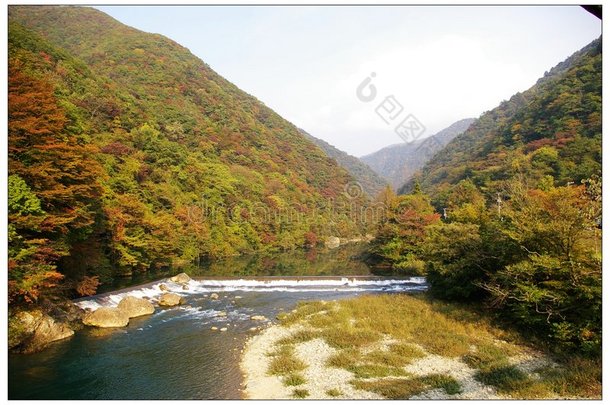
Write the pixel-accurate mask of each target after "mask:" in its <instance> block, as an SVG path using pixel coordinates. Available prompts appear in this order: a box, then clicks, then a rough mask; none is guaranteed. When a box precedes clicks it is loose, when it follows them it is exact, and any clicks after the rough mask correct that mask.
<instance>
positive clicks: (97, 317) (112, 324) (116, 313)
mask: <svg viewBox="0 0 610 405" xmlns="http://www.w3.org/2000/svg"><path fill="white" fill-rule="evenodd" d="M83 323H84V324H85V325H89V326H97V327H99V328H120V327H123V326H127V324H128V323H129V316H127V314H126V313H125V312H123V311H122V310H120V309H118V308H111V307H102V308H98V309H96V310H95V311H93V312H90V313H88V314H86V315H85V316H84V317H83Z"/></svg>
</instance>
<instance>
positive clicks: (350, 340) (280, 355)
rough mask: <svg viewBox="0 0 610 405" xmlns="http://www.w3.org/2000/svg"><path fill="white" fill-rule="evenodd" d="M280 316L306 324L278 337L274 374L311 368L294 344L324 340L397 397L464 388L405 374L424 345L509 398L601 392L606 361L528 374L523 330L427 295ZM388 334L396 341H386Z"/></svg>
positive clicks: (364, 383) (341, 363) (366, 384)
mask: <svg viewBox="0 0 610 405" xmlns="http://www.w3.org/2000/svg"><path fill="white" fill-rule="evenodd" d="M280 319H281V323H282V324H283V325H294V324H297V323H298V324H301V325H303V326H304V329H301V330H299V331H297V332H295V333H294V334H293V335H292V336H289V337H287V338H284V339H281V340H280V341H279V342H278V343H279V344H280V347H279V349H278V350H276V352H274V353H272V355H273V357H274V358H273V361H272V364H271V367H270V373H272V374H279V375H291V374H294V373H297V372H298V371H301V370H303V369H304V367H305V365H304V364H303V363H302V362H300V361H299V360H298V359H296V358H295V357H294V355H293V353H292V351H291V350H292V345H294V344H299V343H302V342H306V341H309V340H312V339H315V338H322V339H324V340H325V341H326V343H327V344H328V345H330V346H331V347H333V348H335V349H337V350H338V352H337V353H336V354H334V355H333V356H331V357H330V358H329V359H328V360H327V363H326V365H327V366H329V367H336V368H342V369H345V370H348V371H350V372H352V373H353V375H354V377H355V380H353V381H352V382H351V383H352V385H353V386H354V387H356V388H358V389H363V390H367V391H371V392H375V393H378V394H380V395H382V396H384V397H386V398H389V399H403V398H409V397H412V396H414V395H417V394H419V393H422V392H424V391H427V390H430V389H434V388H441V389H443V390H444V391H445V392H446V393H447V394H449V395H455V394H457V393H459V392H460V389H461V388H460V386H459V384H458V383H457V381H455V380H454V379H453V378H451V377H448V376H442V375H436V374H433V375H427V376H422V377H414V378H397V377H404V376H405V374H406V373H405V371H404V370H403V367H405V366H406V365H409V364H411V363H412V362H413V361H415V360H416V359H418V358H421V357H423V356H425V355H426V353H424V351H422V350H421V349H420V348H419V347H421V348H423V349H424V350H425V351H426V352H428V353H430V354H435V355H440V356H445V357H451V358H460V359H461V360H462V361H463V362H464V363H465V364H466V365H467V366H470V367H472V368H475V369H477V370H478V371H477V373H476V375H475V378H476V379H477V380H479V381H480V382H482V383H483V384H486V385H491V386H494V387H495V388H496V389H497V391H498V392H499V393H500V394H502V395H506V396H508V397H512V398H526V399H527V398H530V399H535V398H548V397H571V398H574V397H580V398H600V397H601V361H596V360H583V359H579V358H574V359H569V360H564V361H560V362H559V363H560V364H561V366H560V367H546V368H541V369H539V370H535V372H536V373H537V375H536V376H531V375H528V374H527V373H525V372H523V371H522V370H520V369H519V368H518V367H516V366H514V365H511V361H510V357H511V356H515V355H517V354H524V353H525V352H527V350H528V348H527V347H526V346H524V342H523V340H522V339H521V338H520V337H519V336H518V335H517V334H515V333H514V332H510V331H506V330H503V329H500V328H498V327H496V326H495V325H494V324H493V322H492V321H490V320H489V319H488V318H486V317H485V316H481V314H480V313H478V312H476V311H472V310H468V309H467V308H465V307H463V306H459V305H453V304H447V303H439V302H434V301H431V300H429V299H428V298H426V297H425V296H410V295H399V294H393V295H374V296H361V297H358V298H355V299H350V300H343V301H339V302H332V303H328V302H318V303H316V302H313V303H312V302H308V303H304V304H301V305H299V306H298V308H297V310H296V311H295V312H292V313H290V314H284V315H282V316H280ZM382 338H383V339H387V340H390V341H395V342H392V343H390V344H388V345H386V346H384V345H379V343H380V342H382ZM538 377H539V378H538ZM372 378H376V379H377V380H370V379H372ZM329 396H330V394H329Z"/></svg>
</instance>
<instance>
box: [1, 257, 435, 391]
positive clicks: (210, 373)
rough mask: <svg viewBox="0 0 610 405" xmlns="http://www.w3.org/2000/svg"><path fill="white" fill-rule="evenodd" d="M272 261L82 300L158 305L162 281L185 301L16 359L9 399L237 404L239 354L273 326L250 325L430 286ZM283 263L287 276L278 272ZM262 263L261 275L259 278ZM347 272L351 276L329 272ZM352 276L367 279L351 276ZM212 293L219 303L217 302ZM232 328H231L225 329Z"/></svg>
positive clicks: (12, 358)
mask: <svg viewBox="0 0 610 405" xmlns="http://www.w3.org/2000/svg"><path fill="white" fill-rule="evenodd" d="M341 252H343V254H345V250H343V251H339V252H338V253H334V254H335V255H337V254H338V255H339V256H340V255H341V254H342V253H341ZM273 260H274V262H273V264H269V263H270V262H269V261H267V262H266V263H267V264H266V265H265V264H262V263H263V262H261V261H260V260H258V259H257V260H255V261H254V263H259V264H257V265H252V264H246V265H245V266H241V267H240V266H236V265H233V266H229V265H227V262H225V266H228V267H229V268H225V269H223V271H220V269H221V267H219V265H218V264H216V265H215V266H216V267H208V269H207V270H208V271H207V272H205V271H204V270H206V269H202V270H201V272H199V274H191V275H192V276H195V279H194V280H192V281H191V282H190V283H189V289H188V290H183V289H182V286H180V285H178V284H174V283H171V282H168V281H167V280H165V279H162V280H157V281H153V282H148V283H146V284H144V285H140V286H135V287H134V286H132V287H131V288H128V289H126V290H119V291H115V292H108V293H105V294H101V295H99V296H95V297H91V298H87V299H84V300H81V301H79V302H78V305H80V306H82V307H85V308H96V307H98V306H104V305H106V306H112V305H116V303H118V301H120V299H121V298H122V297H123V296H125V295H135V296H140V297H147V298H148V299H150V300H151V301H153V302H155V300H156V298H157V297H158V296H159V295H160V294H161V291H160V289H159V285H160V284H161V283H164V284H166V285H167V287H169V288H170V289H171V290H172V291H173V292H176V293H178V294H180V295H182V296H183V297H184V298H185V300H186V304H185V305H183V306H180V307H175V308H165V309H161V308H156V312H155V313H154V314H152V315H150V316H145V317H141V318H136V319H132V320H131V321H130V323H129V325H128V326H127V327H125V328H120V329H113V330H109V329H97V328H85V329H83V330H82V331H79V332H77V333H76V335H75V336H73V337H72V338H70V339H67V340H64V341H61V342H56V343H55V344H53V345H52V346H51V347H50V348H49V349H47V350H45V351H44V352H42V353H37V354H33V355H14V354H11V355H9V399H239V398H241V388H242V387H241V384H242V376H241V372H240V369H239V358H240V355H241V350H242V349H243V346H244V343H245V341H246V339H247V338H248V337H249V336H252V334H254V333H257V332H256V331H251V330H250V329H251V328H253V327H259V328H260V327H265V326H267V325H268V322H263V321H253V320H251V319H250V318H251V316H252V315H264V316H266V317H267V318H268V319H270V320H275V319H276V316H277V315H278V314H279V313H280V312H285V311H289V310H291V309H292V308H294V306H295V305H296V303H297V302H298V301H302V300H318V299H324V300H334V299H343V298H346V297H353V296H355V295H359V294H366V293H389V292H408V291H421V290H423V289H425V288H426V285H425V283H424V280H423V279H417V278H415V279H405V278H396V277H394V278H380V277H374V276H371V275H370V272H369V271H368V270H366V271H365V270H364V269H366V266H365V265H364V264H363V263H362V262H358V263H356V261H357V260H355V259H349V258H343V260H344V262H343V263H344V264H343V265H341V264H340V263H339V261H337V262H336V263H334V264H333V263H332V261H331V260H329V261H327V262H325V263H322V262H319V260H321V261H323V257H318V258H316V259H315V260H314V261H313V263H314V265H313V266H312V267H309V266H307V264H306V263H307V260H305V261H303V260H301V259H299V258H296V259H295V257H294V256H291V257H288V258H286V257H284V258H272V261H273ZM232 262H233V263H238V262H240V261H239V260H233V261H232ZM245 262H247V261H241V263H245ZM248 263H252V261H249V262H248ZM287 263H288V264H287ZM290 263H292V264H290ZM278 264H280V265H281V266H282V267H281V268H282V269H283V271H285V272H287V273H289V274H288V275H283V274H281V275H280V274H278V272H279V271H278V270H277V269H278ZM256 266H260V272H258V273H262V274H256V273H257V272H256V271H254V270H255V268H256ZM347 266H352V267H350V268H346V267H347ZM361 266H365V267H361ZM341 269H343V271H342V272H343V273H344V274H346V275H345V276H344V277H329V276H328V275H327V274H324V273H325V272H326V271H328V272H331V274H332V272H338V273H341V271H340V270H341ZM354 269H357V270H356V273H361V274H362V273H364V275H365V276H364V277H356V276H354V275H353V273H354ZM270 270H271V271H270ZM270 272H271V273H273V274H271V275H270V274H269V273H270ZM191 273H193V272H191ZM194 273H197V272H194ZM222 273H225V274H222ZM226 273H230V275H231V277H228V276H227V275H226ZM307 273H310V275H309V276H306V274H307ZM140 281H144V280H140ZM212 293H216V294H218V295H219V299H218V300H212V299H211V298H210V295H211V294H212ZM212 327H216V328H218V330H212ZM225 327H226V328H227V330H226V331H224V332H221V331H220V330H219V329H220V328H225Z"/></svg>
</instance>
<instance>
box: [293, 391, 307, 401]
mask: <svg viewBox="0 0 610 405" xmlns="http://www.w3.org/2000/svg"><path fill="white" fill-rule="evenodd" d="M292 396H293V397H294V398H299V399H303V398H307V397H308V396H309V391H307V390H304V389H301V388H297V389H295V390H294V391H292Z"/></svg>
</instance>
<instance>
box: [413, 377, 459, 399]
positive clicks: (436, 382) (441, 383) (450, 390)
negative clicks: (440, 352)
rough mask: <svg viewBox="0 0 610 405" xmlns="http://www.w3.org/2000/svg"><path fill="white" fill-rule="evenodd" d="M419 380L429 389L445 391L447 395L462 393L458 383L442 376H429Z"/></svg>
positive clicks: (453, 379)
mask: <svg viewBox="0 0 610 405" xmlns="http://www.w3.org/2000/svg"><path fill="white" fill-rule="evenodd" d="M421 380H422V381H423V382H424V383H425V384H427V385H428V386H429V387H430V388H432V389H433V388H440V389H443V390H445V392H446V393H447V395H456V394H459V393H460V392H462V387H461V386H460V383H458V382H457V381H456V379H455V378H453V377H451V376H448V375H444V374H430V375H427V376H424V377H421Z"/></svg>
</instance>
